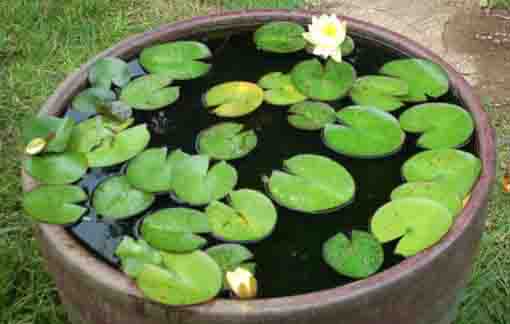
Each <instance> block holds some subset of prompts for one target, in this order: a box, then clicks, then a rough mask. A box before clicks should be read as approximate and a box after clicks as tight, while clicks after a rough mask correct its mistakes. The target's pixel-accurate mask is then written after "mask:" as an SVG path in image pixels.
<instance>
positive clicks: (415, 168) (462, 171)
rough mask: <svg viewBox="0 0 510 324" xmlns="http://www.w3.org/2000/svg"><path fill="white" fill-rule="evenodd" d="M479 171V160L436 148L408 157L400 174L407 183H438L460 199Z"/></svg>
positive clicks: (480, 165)
mask: <svg viewBox="0 0 510 324" xmlns="http://www.w3.org/2000/svg"><path fill="white" fill-rule="evenodd" d="M481 168H482V164H481V161H480V159H479V158H477V157H476V156H474V155H473V154H471V153H468V152H463V151H459V150H454V149H440V150H430V151H424V152H421V153H418V154H416V155H414V156H413V157H411V158H410V159H409V160H407V161H406V162H405V163H404V165H403V167H402V175H403V177H404V178H405V179H406V181H408V182H415V181H435V182H438V183H440V184H442V185H443V186H445V187H446V188H447V190H449V191H450V192H455V193H457V194H458V195H459V197H460V198H461V199H464V197H466V195H467V194H468V193H469V192H470V191H471V188H472V187H473V185H474V184H475V182H476V181H477V180H478V177H479V175H480V171H481Z"/></svg>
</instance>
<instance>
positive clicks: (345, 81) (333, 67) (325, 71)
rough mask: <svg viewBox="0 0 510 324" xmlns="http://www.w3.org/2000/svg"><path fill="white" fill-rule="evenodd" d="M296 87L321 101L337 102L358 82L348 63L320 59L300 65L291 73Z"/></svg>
mask: <svg viewBox="0 0 510 324" xmlns="http://www.w3.org/2000/svg"><path fill="white" fill-rule="evenodd" d="M291 76H292V82H293V83H294V86H296V88H297V89H298V90H299V92H301V93H302V94H303V95H305V96H307V97H308V98H311V99H316V100H321V101H331V100H337V99H340V98H342V97H344V96H346V95H347V93H348V92H349V90H350V89H351V87H352V85H353V84H354V81H355V80H356V71H355V70H354V68H353V67H352V65H350V64H349V63H347V62H341V63H337V62H335V61H333V60H328V62H327V63H326V66H325V67H324V66H322V64H321V62H320V61H319V60H318V59H311V60H307V61H303V62H301V63H298V64H297V65H296V66H294V68H293V69H292V72H291Z"/></svg>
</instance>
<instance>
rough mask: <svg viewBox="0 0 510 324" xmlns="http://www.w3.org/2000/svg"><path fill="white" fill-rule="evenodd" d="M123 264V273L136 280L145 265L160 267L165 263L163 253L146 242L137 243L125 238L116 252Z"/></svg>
mask: <svg viewBox="0 0 510 324" xmlns="http://www.w3.org/2000/svg"><path fill="white" fill-rule="evenodd" d="M115 255H117V256H118V257H119V258H120V260H121V264H122V271H124V273H126V274H127V275H128V276H130V277H131V278H136V277H138V275H139V274H140V272H142V269H143V267H144V265H145V264H153V265H160V264H161V263H162V262H163V258H162V256H161V253H160V252H159V251H157V250H155V249H153V248H151V247H150V246H149V244H147V242H145V241H144V240H137V241H135V240H134V239H133V238H131V237H129V236H124V238H123V239H122V241H121V242H120V244H119V245H118V246H117V249H116V250H115Z"/></svg>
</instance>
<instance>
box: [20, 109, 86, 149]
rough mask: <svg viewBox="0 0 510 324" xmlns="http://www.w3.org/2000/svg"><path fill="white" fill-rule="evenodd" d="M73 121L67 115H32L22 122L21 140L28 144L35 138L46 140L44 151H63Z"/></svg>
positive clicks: (69, 136) (69, 135) (73, 123)
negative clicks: (63, 116) (60, 116)
mask: <svg viewBox="0 0 510 324" xmlns="http://www.w3.org/2000/svg"><path fill="white" fill-rule="evenodd" d="M75 124H76V123H75V121H74V120H73V119H71V118H69V117H65V118H58V117H53V116H37V117H32V118H29V119H27V120H25V122H24V123H23V126H22V128H23V142H24V144H25V145H28V144H29V143H30V142H31V141H32V140H34V139H36V138H42V139H44V140H45V141H46V142H47V146H46V147H45V151H46V152H64V151H65V150H66V148H67V145H68V142H69V140H70V138H71V133H72V130H73V127H74V125H75Z"/></svg>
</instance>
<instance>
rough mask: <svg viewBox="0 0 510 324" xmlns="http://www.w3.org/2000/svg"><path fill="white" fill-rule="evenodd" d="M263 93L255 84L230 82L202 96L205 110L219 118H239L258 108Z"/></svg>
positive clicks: (262, 99) (262, 98) (215, 87)
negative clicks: (207, 109) (209, 110)
mask: <svg viewBox="0 0 510 324" xmlns="http://www.w3.org/2000/svg"><path fill="white" fill-rule="evenodd" d="M263 101H264V91H263V90H262V89H261V88H260V87H259V86H257V85H256V84H255V83H251V82H245V81H232V82H226V83H222V84H220V85H217V86H214V87H213V88H211V89H210V90H209V91H207V93H206V94H205V96H204V104H205V107H206V108H209V109H210V108H214V109H212V110H211V112H212V113H213V114H215V115H218V116H220V117H240V116H244V115H247V114H249V113H251V112H253V111H255V110H256V109H257V108H259V107H260V105H261V104H262V102H263Z"/></svg>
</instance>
